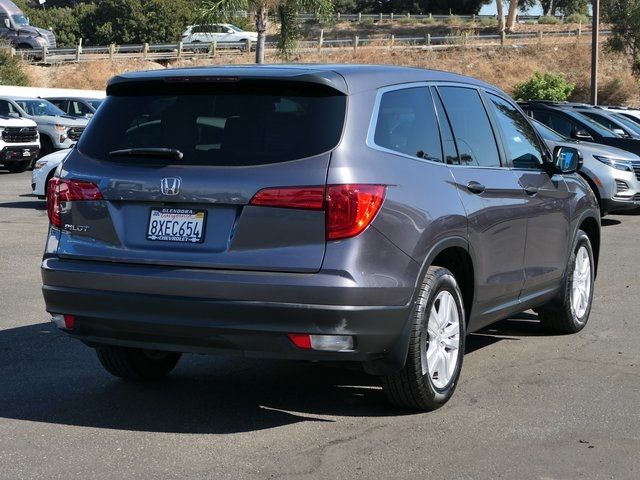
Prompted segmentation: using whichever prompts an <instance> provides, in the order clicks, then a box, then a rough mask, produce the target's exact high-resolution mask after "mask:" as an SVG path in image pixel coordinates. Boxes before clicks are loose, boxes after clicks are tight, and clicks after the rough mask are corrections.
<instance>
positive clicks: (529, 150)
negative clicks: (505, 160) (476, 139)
mask: <svg viewBox="0 0 640 480" xmlns="http://www.w3.org/2000/svg"><path fill="white" fill-rule="evenodd" d="M488 98H489V101H490V105H491V107H492V108H493V112H494V113H495V118H496V120H497V121H498V124H499V125H500V130H501V131H502V136H503V137H504V142H505V147H506V149H507V156H508V157H509V159H510V160H511V162H512V164H513V166H514V167H515V168H540V167H541V166H542V165H543V160H542V149H541V148H540V144H539V142H538V136H537V135H536V132H535V131H534V129H533V127H532V126H531V125H530V124H529V122H528V121H527V119H526V118H525V117H524V116H523V115H522V114H521V113H520V112H519V111H518V109H517V108H516V107H514V106H513V105H512V104H511V103H509V102H507V101H506V100H504V99H503V98H500V97H498V96H496V95H492V94H489V95H488Z"/></svg>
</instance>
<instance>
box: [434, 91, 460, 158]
mask: <svg viewBox="0 0 640 480" xmlns="http://www.w3.org/2000/svg"><path fill="white" fill-rule="evenodd" d="M432 96H433V103H434V104H435V106H436V113H437V114H438V120H439V122H440V134H441V136H442V151H443V152H444V158H445V161H446V163H448V164H450V165H460V157H459V156H458V149H457V148H456V141H455V140H454V138H453V132H452V131H451V125H450V124H449V119H448V118H447V113H446V112H445V111H444V106H443V105H442V100H440V97H439V96H438V95H437V94H434V95H432Z"/></svg>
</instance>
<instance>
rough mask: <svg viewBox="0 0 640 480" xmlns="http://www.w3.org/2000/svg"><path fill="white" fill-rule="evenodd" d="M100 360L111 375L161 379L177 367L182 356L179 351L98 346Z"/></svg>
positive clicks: (125, 377)
mask: <svg viewBox="0 0 640 480" xmlns="http://www.w3.org/2000/svg"><path fill="white" fill-rule="evenodd" d="M96 353H97V354H98V360H100V363H101V364H102V366H103V367H104V369H105V370H106V371H107V372H109V373H110V374H111V375H114V376H116V377H120V378H124V379H127V380H159V379H161V378H164V377H166V376H167V375H168V374H169V373H170V372H171V370H173V369H174V368H175V366H176V365H177V364H178V361H179V360H180V357H181V356H182V354H181V353H177V352H162V351H156V350H143V349H141V348H127V347H115V346H107V345H104V346H100V347H97V348H96Z"/></svg>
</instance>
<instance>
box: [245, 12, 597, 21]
mask: <svg viewBox="0 0 640 480" xmlns="http://www.w3.org/2000/svg"><path fill="white" fill-rule="evenodd" d="M242 16H245V17H246V14H245V15H242ZM541 17H543V15H517V16H516V21H517V22H526V21H537V20H539V19H540V18H541ZM555 17H556V18H557V19H558V20H562V21H564V18H565V16H564V15H555ZM316 18H317V17H316V16H315V15H314V14H313V13H299V14H298V20H301V21H305V20H315V19H316ZM483 18H485V19H497V18H498V16H497V15H434V14H431V13H426V14H422V13H416V14H413V13H335V14H333V16H332V19H333V20H334V21H342V22H371V21H373V22H375V21H380V22H382V21H388V22H393V21H397V20H400V21H403V20H405V21H406V20H415V21H424V20H433V21H447V20H453V19H455V20H466V21H472V22H475V21H477V20H481V19H483ZM588 18H589V19H591V16H589V17H588ZM274 19H275V17H274Z"/></svg>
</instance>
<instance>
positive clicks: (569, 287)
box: [535, 230, 595, 334]
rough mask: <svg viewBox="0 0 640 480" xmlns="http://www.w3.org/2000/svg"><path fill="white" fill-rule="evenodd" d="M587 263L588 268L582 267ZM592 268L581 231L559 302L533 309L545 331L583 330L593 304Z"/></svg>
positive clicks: (589, 243) (575, 244) (591, 260)
mask: <svg viewBox="0 0 640 480" xmlns="http://www.w3.org/2000/svg"><path fill="white" fill-rule="evenodd" d="M586 261H588V265H587V267H584V265H585V263H584V262H586ZM594 268H595V263H594V260H593V249H592V248H591V242H590V241H589V237H588V236H587V234H586V233H584V232H583V231H582V230H578V233H577V235H576V241H575V242H574V247H573V250H572V251H571V256H570V258H569V264H568V268H567V274H566V278H565V281H564V285H563V287H562V290H561V292H560V294H559V296H558V298H556V299H554V300H552V301H551V302H549V303H548V304H546V305H544V306H542V307H539V308H536V309H535V311H536V313H538V317H539V318H540V322H541V323H542V326H543V327H544V328H545V329H546V330H548V331H550V332H554V333H564V334H566V333H576V332H579V331H580V330H582V329H583V328H584V327H585V325H586V324H587V321H588V320H589V314H590V313H591V305H592V303H593V285H594V279H595V272H594ZM574 286H575V287H576V288H575V289H574ZM578 296H579V298H578ZM585 302H586V303H585Z"/></svg>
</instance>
